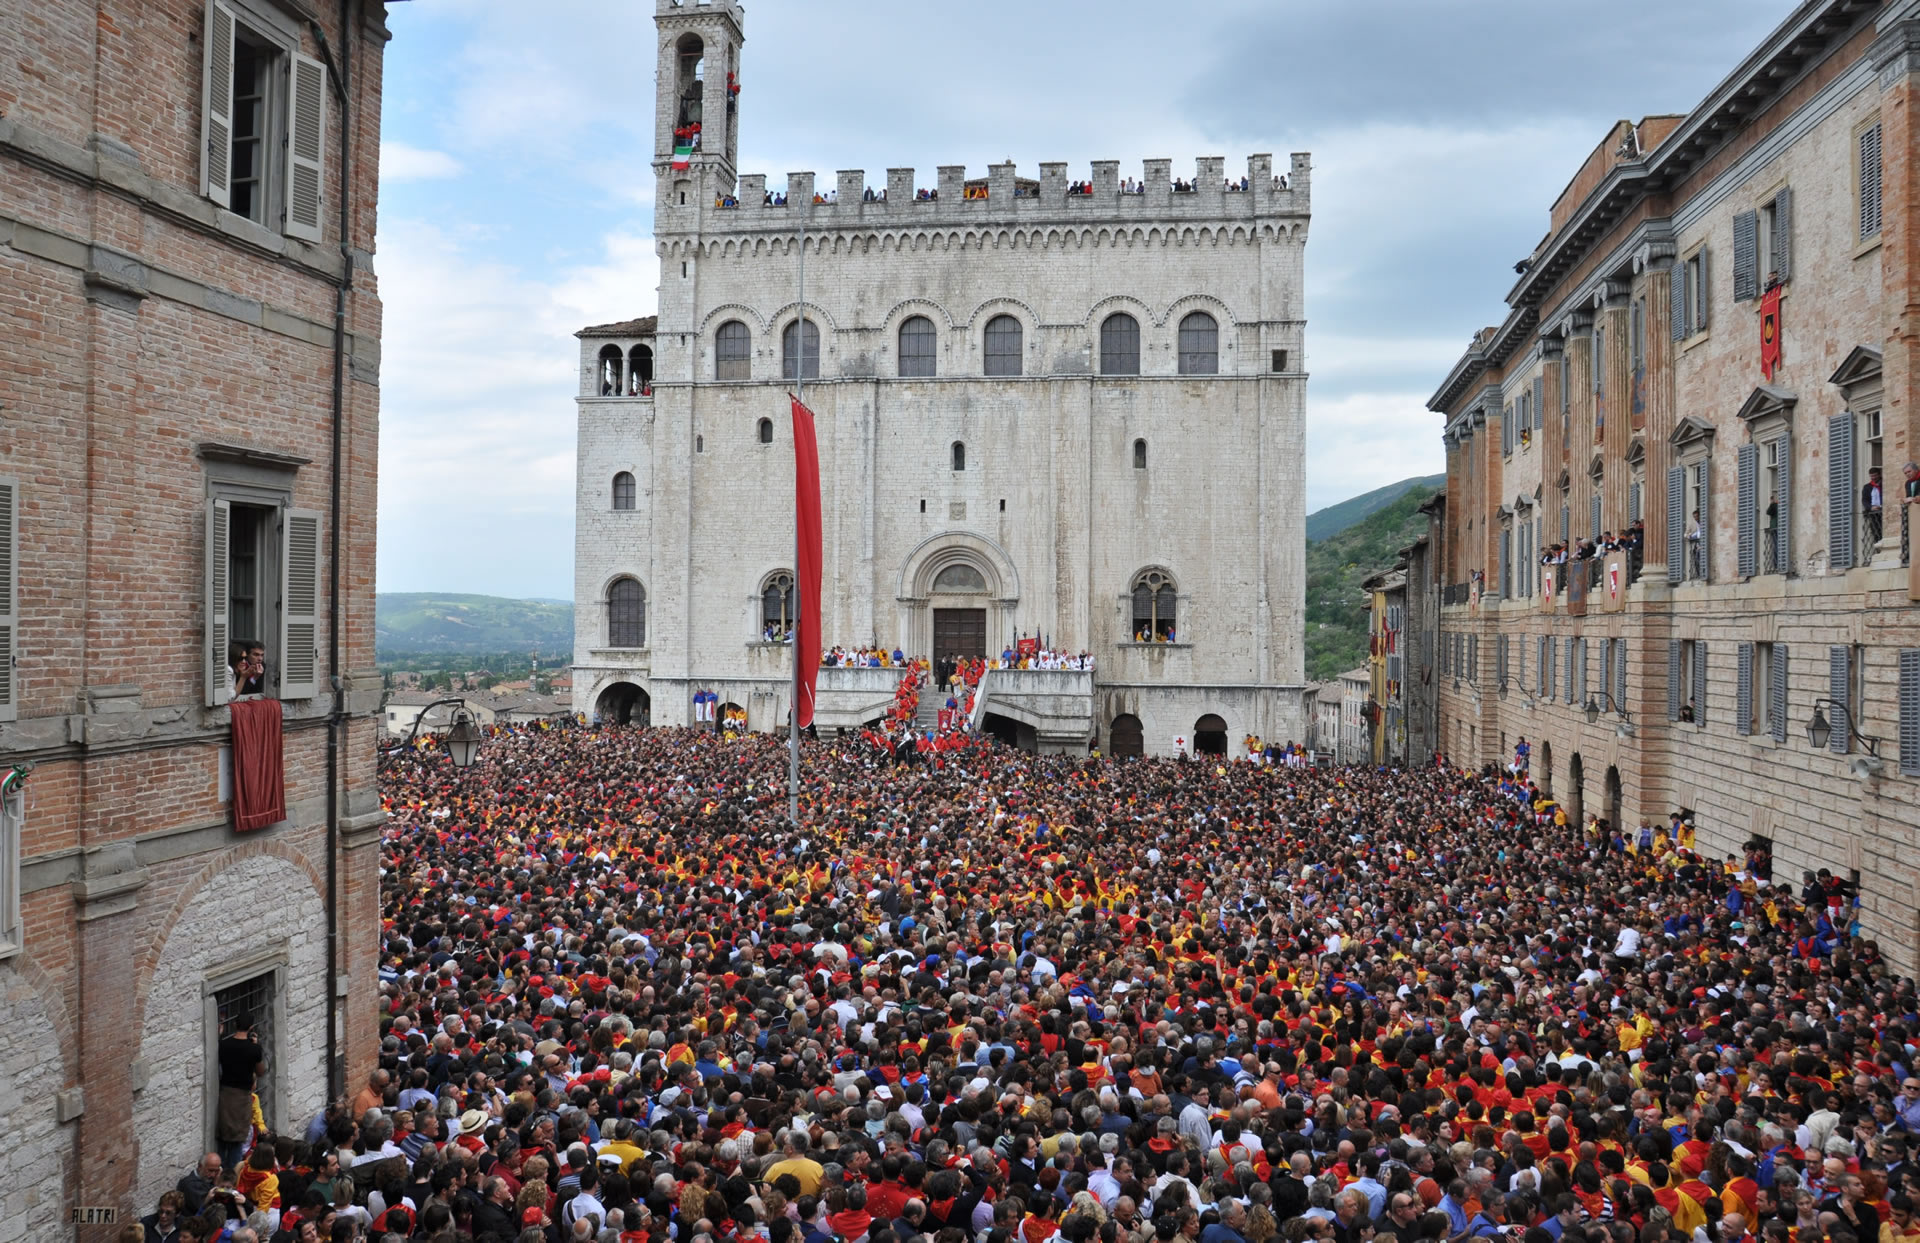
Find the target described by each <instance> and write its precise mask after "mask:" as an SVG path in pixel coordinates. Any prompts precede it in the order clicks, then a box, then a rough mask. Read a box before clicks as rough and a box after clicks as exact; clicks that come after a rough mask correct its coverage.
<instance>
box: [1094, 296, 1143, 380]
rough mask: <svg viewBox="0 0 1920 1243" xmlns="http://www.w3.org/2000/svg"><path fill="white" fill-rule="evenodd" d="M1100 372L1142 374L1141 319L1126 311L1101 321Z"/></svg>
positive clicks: (1118, 312)
mask: <svg viewBox="0 0 1920 1243" xmlns="http://www.w3.org/2000/svg"><path fill="white" fill-rule="evenodd" d="M1100 374H1101V375H1139V374H1140V321H1139V320H1137V319H1135V318H1134V317H1133V316H1131V315H1129V314H1127V313H1126V312H1125V311H1116V312H1114V313H1113V314H1112V315H1109V316H1107V317H1106V319H1104V320H1102V321H1101V322H1100Z"/></svg>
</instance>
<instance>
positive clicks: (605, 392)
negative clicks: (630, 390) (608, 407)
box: [594, 345, 625, 397]
mask: <svg viewBox="0 0 1920 1243" xmlns="http://www.w3.org/2000/svg"><path fill="white" fill-rule="evenodd" d="M624 357H625V356H624V355H623V354H621V353H620V347H619V346H617V345H603V346H601V347H600V386H599V388H597V389H596V390H594V391H596V392H597V393H599V394H600V396H602V397H618V396H619V395H620V363H621V360H622V359H623V358H624Z"/></svg>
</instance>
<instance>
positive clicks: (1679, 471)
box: [1667, 466, 1687, 583]
mask: <svg viewBox="0 0 1920 1243" xmlns="http://www.w3.org/2000/svg"><path fill="white" fill-rule="evenodd" d="M1686 568H1687V468H1686V467H1684V466H1675V467H1672V468H1671V469H1669V470H1668V471H1667V581H1668V582H1670V583H1677V582H1679V581H1680V580H1681V579H1682V578H1683V577H1685V574H1686Z"/></svg>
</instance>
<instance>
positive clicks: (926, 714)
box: [913, 678, 947, 734]
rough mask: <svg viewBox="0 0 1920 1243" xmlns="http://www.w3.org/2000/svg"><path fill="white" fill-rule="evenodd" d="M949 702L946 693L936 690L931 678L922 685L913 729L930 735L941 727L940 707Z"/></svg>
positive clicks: (914, 715)
mask: <svg viewBox="0 0 1920 1243" xmlns="http://www.w3.org/2000/svg"><path fill="white" fill-rule="evenodd" d="M946 702H947V696H946V692H945V691H939V690H935V689H934V686H933V682H932V680H931V678H929V679H928V680H927V681H924V682H922V683H921V684H920V706H919V708H918V709H916V710H915V712H914V714H913V728H914V730H915V731H916V732H918V733H922V734H925V733H929V732H931V731H932V730H935V729H938V728H939V727H940V705H942V704H944V703H946Z"/></svg>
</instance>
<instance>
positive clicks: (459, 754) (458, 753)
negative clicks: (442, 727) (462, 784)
mask: <svg viewBox="0 0 1920 1243" xmlns="http://www.w3.org/2000/svg"><path fill="white" fill-rule="evenodd" d="M481 737H482V735H481V733H480V726H479V725H478V724H477V723H475V721H474V719H473V714H472V713H471V712H468V711H467V710H466V708H465V707H464V706H462V707H459V708H455V709H454V710H453V728H452V729H449V730H448V731H447V757H448V758H449V759H451V760H452V761H453V766H454V767H455V768H466V767H469V766H470V765H471V764H472V763H473V761H474V759H475V758H476V757H478V756H479V754H480V739H481Z"/></svg>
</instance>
